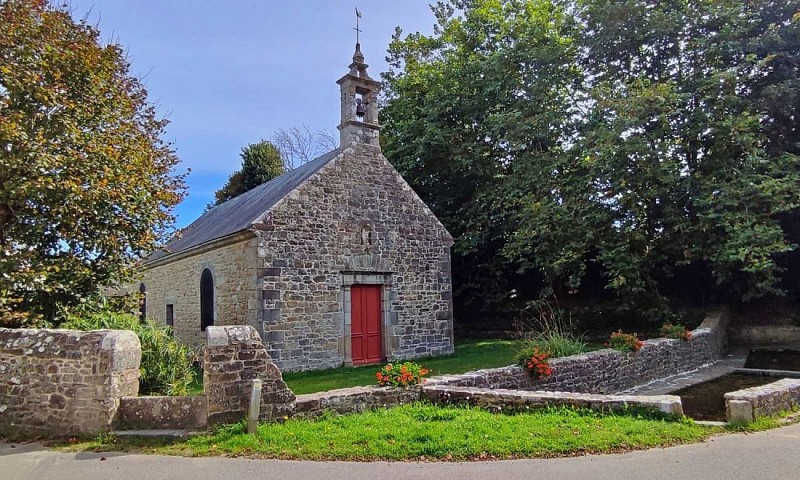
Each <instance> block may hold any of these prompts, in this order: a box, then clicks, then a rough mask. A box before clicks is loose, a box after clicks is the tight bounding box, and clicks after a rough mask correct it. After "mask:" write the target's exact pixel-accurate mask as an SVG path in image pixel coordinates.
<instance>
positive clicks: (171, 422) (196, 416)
mask: <svg viewBox="0 0 800 480" xmlns="http://www.w3.org/2000/svg"><path fill="white" fill-rule="evenodd" d="M119 410H120V428H122V429H128V430H148V429H177V430H184V429H185V430H200V429H203V428H206V424H207V421H208V402H207V399H206V396H205V395H196V396H185V397H123V398H122V399H121V401H120V405H119Z"/></svg>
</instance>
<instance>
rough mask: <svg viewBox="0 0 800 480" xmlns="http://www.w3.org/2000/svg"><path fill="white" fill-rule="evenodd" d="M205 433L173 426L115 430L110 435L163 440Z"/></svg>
mask: <svg viewBox="0 0 800 480" xmlns="http://www.w3.org/2000/svg"><path fill="white" fill-rule="evenodd" d="M203 433H205V432H204V431H202V430H180V429H174V428H159V429H151V430H115V431H112V432H111V434H112V435H116V436H117V437H124V438H162V439H165V440H169V439H175V440H180V439H184V438H189V437H192V436H194V435H200V434H203Z"/></svg>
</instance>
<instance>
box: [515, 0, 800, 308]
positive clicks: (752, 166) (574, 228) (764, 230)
mask: <svg viewBox="0 0 800 480" xmlns="http://www.w3.org/2000/svg"><path fill="white" fill-rule="evenodd" d="M798 8H800V2H798V1H797V0H794V1H790V2H773V1H771V0H761V1H756V2H738V1H733V0H731V1H726V0H722V1H715V2H683V1H678V0H675V1H668V2H657V1H650V0H627V1H620V2H613V3H608V2H602V1H592V0H587V1H581V2H578V3H577V4H576V5H575V12H576V14H577V15H578V16H579V18H580V20H581V23H582V24H583V25H585V26H586V28H585V29H583V32H582V35H581V37H580V42H581V47H582V48H581V52H584V54H583V55H582V56H581V58H579V62H580V66H581V69H582V71H583V74H584V76H585V84H584V85H585V91H586V94H587V97H588V100H587V102H586V107H587V112H586V114H585V116H584V118H583V119H582V121H581V123H580V128H579V130H577V131H576V136H575V140H574V142H573V146H572V148H570V149H569V155H566V156H564V157H563V158H562V159H561V160H560V161H559V162H557V163H556V164H554V165H553V166H552V168H550V169H548V170H547V171H544V172H543V171H541V170H539V171H528V172H526V174H527V175H526V176H528V177H529V178H531V179H532V180H533V181H532V182H530V184H529V185H530V186H531V187H532V188H531V189H530V190H529V192H528V194H527V197H526V202H525V209H524V211H523V213H522V215H521V218H522V225H521V228H520V229H519V230H518V231H517V232H516V237H515V239H514V241H513V242H512V248H511V249H510V251H511V252H512V253H514V254H515V255H516V258H518V259H520V260H521V261H522V262H523V264H525V265H527V266H535V267H536V268H540V269H542V270H545V271H547V273H548V275H550V276H551V277H552V278H554V279H557V283H562V282H563V283H566V284H567V285H569V287H571V288H578V287H580V284H581V282H582V280H583V276H584V271H585V269H586V265H587V263H589V262H594V263H598V264H599V265H600V266H601V267H602V270H603V272H604V275H605V278H606V285H607V288H609V289H611V290H613V291H615V292H617V293H618V294H620V295H622V296H624V297H626V298H636V297H641V296H647V295H659V293H660V292H661V291H662V290H663V287H664V286H665V285H666V284H668V283H670V279H671V278H673V277H675V276H677V277H678V278H681V279H682V280H683V281H684V283H688V284H689V285H692V286H693V287H694V288H695V289H698V290H706V291H714V290H715V289H716V285H721V286H722V289H718V290H717V292H718V293H720V294H723V293H733V295H725V298H726V299H732V300H736V299H742V300H747V299H751V298H755V297H760V296H763V295H767V294H776V293H781V292H780V290H779V288H778V278H779V273H780V268H779V267H778V266H777V264H776V259H777V258H778V256H779V255H780V254H782V253H785V252H787V251H790V250H792V249H794V245H792V244H791V243H790V242H788V241H787V239H786V236H785V232H784V230H783V229H782V227H781V225H780V223H779V221H778V219H779V217H780V216H781V215H783V214H786V213H789V212H791V211H792V210H793V209H795V208H797V207H798V204H799V203H798V202H799V201H800V196H799V195H798V186H800V183H799V182H800V176H798V173H799V172H800V168H799V167H800V157H798V156H797V155H796V153H795V151H796V148H797V147H796V145H795V146H791V147H789V148H787V146H785V147H781V146H780V144H779V141H780V137H781V135H780V134H777V135H776V134H774V133H771V132H772V131H774V130H776V128H775V124H776V121H777V122H779V123H782V124H783V125H786V123H785V122H780V119H779V118H778V116H776V115H774V114H770V112H769V110H765V109H764V108H763V104H764V96H765V95H767V94H768V92H769V90H770V88H771V87H770V84H771V83H773V81H774V82H779V83H780V82H785V79H783V80H779V79H774V80H773V81H770V77H775V76H776V75H775V74H776V69H777V68H780V66H781V64H782V63H783V62H784V61H786V60H787V58H786V55H785V52H784V51H785V50H787V48H786V47H787V46H788V45H787V43H782V42H780V41H776V40H777V38H779V37H783V39H784V40H785V41H793V47H791V48H789V49H788V50H793V51H794V58H795V62H796V58H797V51H798V38H799V37H798V22H797V18H795V19H794V20H793V15H795V13H796V12H797V11H798ZM631 25H635V26H636V28H631ZM793 68H794V70H793V72H792V73H787V72H785V71H784V73H783V75H788V76H790V77H792V78H793V81H794V82H795V83H794V85H796V82H797V79H798V68H797V64H796V63H795V67H793ZM784 85H786V83H784ZM795 135H796V134H795ZM793 150H794V151H793ZM689 272H691V273H690V274H689ZM698 272H701V273H702V275H700V276H697V273H698ZM706 279H708V280H706ZM715 284H716V285H715Z"/></svg>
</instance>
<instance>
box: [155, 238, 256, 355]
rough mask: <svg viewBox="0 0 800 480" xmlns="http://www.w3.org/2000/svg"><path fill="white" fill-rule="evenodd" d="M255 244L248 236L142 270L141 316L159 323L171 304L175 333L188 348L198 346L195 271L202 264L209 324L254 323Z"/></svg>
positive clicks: (197, 280)
mask: <svg viewBox="0 0 800 480" xmlns="http://www.w3.org/2000/svg"><path fill="white" fill-rule="evenodd" d="M257 243H258V242H257V239H255V238H253V237H250V238H247V239H244V240H242V241H240V242H237V243H234V244H231V245H226V246H222V247H219V248H216V249H213V250H209V251H206V252H201V253H198V254H196V255H193V256H190V257H186V258H182V259H180V260H177V261H174V262H170V263H166V264H163V265H159V266H156V267H153V268H150V269H148V270H146V271H145V272H144V279H143V280H142V281H143V282H144V284H145V286H146V288H147V317H148V318H152V319H154V320H156V321H158V322H160V323H165V322H166V308H167V305H168V304H171V305H173V315H174V324H175V335H176V336H177V337H178V338H180V339H181V341H183V342H185V343H187V344H189V345H191V346H193V347H198V346H201V345H203V344H204V343H205V332H202V331H201V330H200V275H201V274H202V272H203V270H204V269H206V268H208V269H209V270H211V273H212V275H213V277H214V293H215V298H214V324H215V325H257V324H258V323H257V322H256V319H257V318H259V317H260V312H259V305H258V302H257V301H256V298H257V297H258V295H257V292H256V287H257V285H256V268H255V264H256V251H257V248H256V245H257Z"/></svg>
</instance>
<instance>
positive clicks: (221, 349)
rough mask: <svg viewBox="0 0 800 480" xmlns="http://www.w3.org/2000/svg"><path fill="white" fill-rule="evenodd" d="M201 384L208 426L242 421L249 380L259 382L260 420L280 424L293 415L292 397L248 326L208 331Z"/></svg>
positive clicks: (246, 403) (248, 401) (248, 392)
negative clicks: (204, 396)
mask: <svg viewBox="0 0 800 480" xmlns="http://www.w3.org/2000/svg"><path fill="white" fill-rule="evenodd" d="M206 334H207V336H208V342H207V346H206V354H205V360H204V365H203V369H204V371H203V383H204V388H205V393H206V397H207V400H206V401H207V404H208V424H209V425H215V424H220V423H235V422H238V421H240V420H242V419H243V418H244V416H245V413H246V412H247V409H248V407H249V405H250V391H251V390H252V380H253V379H256V378H258V379H261V381H262V382H263V383H262V386H261V411H260V415H259V418H260V419H262V420H266V421H281V420H283V419H284V418H287V417H289V416H291V415H292V414H293V413H294V401H295V396H294V393H292V391H291V390H289V387H287V386H286V383H284V381H283V378H282V377H281V372H280V370H278V368H277V367H276V366H275V364H274V363H272V361H271V360H270V358H269V355H267V352H266V351H265V350H264V344H263V343H262V342H261V337H259V336H258V332H256V330H255V329H254V328H253V327H250V326H226V327H208V328H207V329H206Z"/></svg>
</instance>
